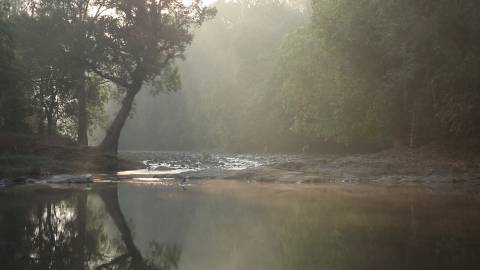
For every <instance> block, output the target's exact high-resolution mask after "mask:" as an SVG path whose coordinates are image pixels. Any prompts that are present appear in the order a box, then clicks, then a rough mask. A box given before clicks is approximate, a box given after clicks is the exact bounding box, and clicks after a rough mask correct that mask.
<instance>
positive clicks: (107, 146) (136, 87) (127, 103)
mask: <svg viewBox="0 0 480 270" xmlns="http://www.w3.org/2000/svg"><path fill="white" fill-rule="evenodd" d="M141 88H142V83H136V84H133V85H132V87H130V88H128V89H127V94H126V95H125V97H124V98H123V101H122V107H121V108H120V111H119V112H118V114H117V116H116V117H115V119H114V120H113V122H112V124H111V125H110V127H109V128H108V129H107V132H106V134H105V138H104V139H103V141H102V143H101V144H100V149H101V150H102V151H103V152H104V153H106V154H110V155H114V156H116V155H117V151H118V141H119V139H120V132H121V131H122V128H123V126H124V125H125V121H126V120H127V118H128V115H129V114H130V111H131V109H132V104H133V100H134V99H135V96H136V95H137V93H138V92H139V91H140V89H141Z"/></svg>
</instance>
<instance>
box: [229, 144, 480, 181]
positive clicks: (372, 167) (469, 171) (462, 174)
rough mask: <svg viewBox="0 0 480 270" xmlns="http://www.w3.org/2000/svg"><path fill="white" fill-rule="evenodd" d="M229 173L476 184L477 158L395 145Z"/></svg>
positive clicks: (297, 178)
mask: <svg viewBox="0 0 480 270" xmlns="http://www.w3.org/2000/svg"><path fill="white" fill-rule="evenodd" d="M233 177H234V178H239V177H242V178H245V179H248V180H252V181H265V182H272V181H275V182H290V183H292V182H293V183H354V184H355V183H368V184H385V185H416V184H426V185H430V186H435V185H451V184H454V185H456V184H461V185H469V186H478V187H480V158H479V157H475V156H469V157H468V158H465V157H460V156H459V155H458V154H452V152H449V151H447V150H442V149H441V148H439V147H433V146H429V147H423V148H418V149H410V148H396V149H389V150H385V151H381V152H378V153H371V154H358V155H344V156H334V155H330V156H329V155H323V156H307V157H304V158H297V159H292V160H291V161H288V162H283V163H278V164H272V165H270V166H262V167H260V168H257V169H254V170H249V171H245V172H242V173H240V174H238V175H235V176H233Z"/></svg>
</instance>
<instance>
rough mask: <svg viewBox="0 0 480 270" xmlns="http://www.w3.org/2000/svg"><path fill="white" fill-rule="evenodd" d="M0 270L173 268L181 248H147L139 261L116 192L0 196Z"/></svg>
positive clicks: (23, 192) (112, 189) (112, 188)
mask: <svg viewBox="0 0 480 270" xmlns="http://www.w3.org/2000/svg"><path fill="white" fill-rule="evenodd" d="M0 202H1V203H0V269H5V270H8V269H98V270H102V269H103V270H106V269H138V270H154V269H158V270H169V269H176V268H177V265H178V261H179V259H180V254H181V251H180V248H179V247H178V246H176V245H170V244H161V243H157V242H155V241H152V242H151V243H150V250H149V256H148V257H146V256H143V255H142V254H141V252H140V251H139V250H138V248H137V247H136V245H135V243H134V241H133V238H132V237H133V233H134V232H133V231H132V230H131V229H130V228H129V226H128V224H127V222H126V220H125V217H124V215H123V213H122V211H121V209H120V206H119V202H118V196H117V188H116V186H114V185H112V186H109V187H108V188H102V189H99V190H97V191H96V192H94V193H92V192H88V191H85V190H60V191H59V190H50V189H41V190H28V189H22V190H21V191H12V192H8V193H5V194H1V195H0Z"/></svg>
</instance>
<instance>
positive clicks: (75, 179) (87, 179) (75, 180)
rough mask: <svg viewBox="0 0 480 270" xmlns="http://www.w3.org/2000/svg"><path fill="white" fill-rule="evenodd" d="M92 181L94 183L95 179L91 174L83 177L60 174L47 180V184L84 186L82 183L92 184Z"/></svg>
mask: <svg viewBox="0 0 480 270" xmlns="http://www.w3.org/2000/svg"><path fill="white" fill-rule="evenodd" d="M92 181H93V177H92V175H91V174H83V175H71V174H60V175H54V176H52V177H50V178H48V179H47V183H55V184H62V183H72V184H82V183H91V182H92Z"/></svg>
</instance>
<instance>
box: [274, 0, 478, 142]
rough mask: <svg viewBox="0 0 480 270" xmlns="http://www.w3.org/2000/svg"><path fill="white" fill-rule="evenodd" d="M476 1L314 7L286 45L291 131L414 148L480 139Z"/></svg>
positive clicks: (285, 100)
mask: <svg viewBox="0 0 480 270" xmlns="http://www.w3.org/2000/svg"><path fill="white" fill-rule="evenodd" d="M479 8H480V5H479V4H478V3H477V2H475V1H462V2H455V3H453V2H451V1H422V2H418V1H413V0H412V1H394V0H391V1H373V0H362V1H353V0H342V1H321V0H316V1H313V3H312V9H313V15H312V18H311V21H310V23H309V24H308V25H306V26H305V27H303V28H301V29H299V30H297V31H296V32H295V33H292V34H291V35H290V36H289V37H288V38H287V40H286V42H285V43H284V44H283V56H282V64H281V69H280V71H279V78H280V80H281V81H282V88H281V95H282V99H281V100H282V104H283V107H284V111H285V113H287V115H288V116H289V119H290V123H291V127H292V130H294V131H295V132H297V133H301V134H309V136H312V137H316V138H318V139H322V140H327V141H334V142H340V143H343V144H358V143H360V144H361V143H372V142H373V143H376V144H384V143H392V142H393V141H394V140H399V141H404V142H405V143H409V144H410V145H415V144H419V143H424V142H426V141H428V140H430V139H441V138H444V137H445V136H458V137H462V138H465V136H466V137H472V136H478V135H480V134H479V133H478V132H479V130H478V129H477V127H478V124H479V123H478V122H477V121H478V119H479V117H478V116H479V109H480V103H479V102H478V101H479V98H480V93H479V92H478V86H479V82H480V80H479V79H478V76H476V75H475V74H477V73H478V68H479V67H478V63H480V61H479V60H480V59H479V57H480V54H479V51H478V46H477V45H476V44H478V41H479V40H480V36H478V31H477V30H476V29H478V25H479V23H480V20H479V19H478V16H476V15H475V14H478V13H477V12H478V11H479Z"/></svg>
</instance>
